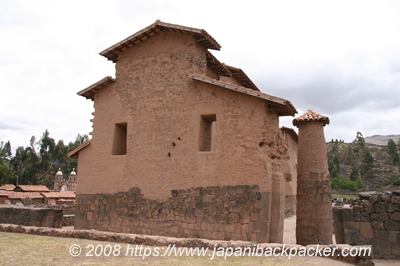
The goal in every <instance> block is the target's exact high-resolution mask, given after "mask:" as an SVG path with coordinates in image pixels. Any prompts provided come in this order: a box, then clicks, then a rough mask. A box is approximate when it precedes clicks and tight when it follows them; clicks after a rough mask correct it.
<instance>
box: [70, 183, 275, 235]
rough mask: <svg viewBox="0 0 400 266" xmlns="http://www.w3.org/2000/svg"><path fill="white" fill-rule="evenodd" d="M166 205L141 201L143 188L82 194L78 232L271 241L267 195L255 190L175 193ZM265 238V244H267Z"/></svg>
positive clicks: (226, 188)
mask: <svg viewBox="0 0 400 266" xmlns="http://www.w3.org/2000/svg"><path fill="white" fill-rule="evenodd" d="M171 194H172V196H171V197H169V198H168V199H167V200H166V201H162V202H161V201H156V200H151V199H146V198H143V194H141V193H140V189H139V188H137V187H135V188H131V189H130V190H129V191H128V192H119V193H114V194H89V195H82V194H78V195H77V198H76V202H77V205H76V211H75V229H96V230H103V231H112V232H122V233H134V234H148V235H163V236H172V237H195V238H207V239H219V240H251V241H258V242H267V241H268V235H269V224H268V223H267V222H265V221H266V220H267V219H265V220H264V217H265V216H266V215H265V213H266V212H267V209H268V208H269V206H268V204H266V203H265V202H268V198H269V196H270V195H269V193H260V192H259V187H258V186H257V185H253V186H249V185H242V186H224V187H197V188H191V189H187V190H172V191H171ZM265 239H267V241H265Z"/></svg>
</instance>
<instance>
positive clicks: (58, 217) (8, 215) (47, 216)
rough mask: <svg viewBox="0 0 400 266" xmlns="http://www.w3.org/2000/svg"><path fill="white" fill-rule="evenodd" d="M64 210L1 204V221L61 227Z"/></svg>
mask: <svg viewBox="0 0 400 266" xmlns="http://www.w3.org/2000/svg"><path fill="white" fill-rule="evenodd" d="M62 221H63V211H62V210H54V209H52V208H35V207H25V206H15V205H1V206H0V223H5V224H17V225H28V226H39V227H53V228H61V227H62Z"/></svg>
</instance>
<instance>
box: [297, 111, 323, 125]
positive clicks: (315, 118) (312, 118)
mask: <svg viewBox="0 0 400 266" xmlns="http://www.w3.org/2000/svg"><path fill="white" fill-rule="evenodd" d="M304 122H321V123H323V125H324V126H325V125H329V117H327V116H323V115H321V114H319V113H317V112H315V111H313V110H311V109H310V110H307V112H305V113H304V114H302V115H300V116H298V117H296V118H295V119H293V125H294V126H297V127H298V126H299V124H300V123H304Z"/></svg>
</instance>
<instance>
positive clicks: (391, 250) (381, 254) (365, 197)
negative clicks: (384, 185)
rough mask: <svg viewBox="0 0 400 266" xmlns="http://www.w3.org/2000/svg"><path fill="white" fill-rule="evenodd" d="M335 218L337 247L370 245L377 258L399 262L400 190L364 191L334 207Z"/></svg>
mask: <svg viewBox="0 0 400 266" xmlns="http://www.w3.org/2000/svg"><path fill="white" fill-rule="evenodd" d="M333 219H334V227H335V237H336V242H337V243H338V244H350V245H371V246H372V248H373V254H374V258H385V259H400V191H393V192H383V193H378V192H361V193H359V199H357V200H354V201H353V202H352V203H351V204H350V205H347V204H346V205H344V206H334V207H333Z"/></svg>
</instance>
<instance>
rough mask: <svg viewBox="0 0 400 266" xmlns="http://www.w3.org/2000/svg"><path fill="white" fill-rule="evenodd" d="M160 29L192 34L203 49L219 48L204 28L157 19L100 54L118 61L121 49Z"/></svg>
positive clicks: (148, 36)
mask: <svg viewBox="0 0 400 266" xmlns="http://www.w3.org/2000/svg"><path fill="white" fill-rule="evenodd" d="M161 30H172V31H177V32H183V33H189V34H192V35H193V37H194V39H195V40H196V41H197V42H198V43H199V44H200V45H201V46H203V47H204V48H205V49H213V50H220V49H221V45H219V43H218V42H217V41H216V40H215V39H214V38H213V37H212V36H211V35H210V34H208V33H207V32H206V31H205V30H203V29H197V28H190V27H185V26H181V25H177V24H170V23H165V22H162V21H160V20H157V21H156V22H155V23H153V24H151V25H150V26H148V27H146V28H144V29H142V30H140V31H138V32H136V33H134V34H132V35H131V36H129V37H128V38H125V39H123V40H122V41H120V42H118V43H116V44H114V45H112V46H111V47H109V48H107V49H105V50H104V51H102V52H100V55H102V56H104V57H106V58H107V59H108V60H110V61H112V62H114V63H116V62H117V61H118V54H119V53H121V52H122V51H124V50H126V49H128V48H130V47H133V46H135V45H136V44H138V43H141V42H143V41H145V40H147V39H149V38H150V37H152V36H153V35H155V34H157V33H158V32H160V31H161Z"/></svg>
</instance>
